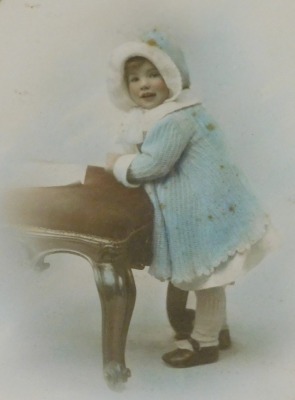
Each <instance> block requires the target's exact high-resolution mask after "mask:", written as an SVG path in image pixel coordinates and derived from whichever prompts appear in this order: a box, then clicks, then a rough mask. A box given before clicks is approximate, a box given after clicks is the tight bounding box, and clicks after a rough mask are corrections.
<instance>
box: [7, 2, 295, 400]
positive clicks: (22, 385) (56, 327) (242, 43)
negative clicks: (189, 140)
mask: <svg viewBox="0 0 295 400" xmlns="http://www.w3.org/2000/svg"><path fill="white" fill-rule="evenodd" d="M294 18H295V3H294V1H293V0H281V1H277V0H260V1H257V0H247V1H245V0H206V1H201V0H182V1H176V0H149V1H143V0H108V1H107V0H98V1H97V0H83V1H81V0H80V1H78V0H63V1H60V0H26V1H23V0H2V1H0V156H1V170H0V179H1V184H0V185H1V191H2V190H4V191H5V189H6V188H7V187H9V186H11V185H15V184H28V185H31V184H56V183H57V184H60V183H64V182H71V181H74V180H79V179H81V177H82V175H83V174H82V171H83V168H84V166H85V165H87V164H98V165H99V164H101V163H102V162H103V159H104V152H105V151H106V149H107V147H108V143H109V138H110V137H111V134H112V132H113V130H114V129H113V122H114V121H116V120H117V119H118V118H119V117H120V115H119V113H118V112H116V111H115V110H114V109H113V108H112V107H111V105H110V104H109V101H108V99H107V96H106V87H105V76H106V73H107V58H108V56H109V53H110V51H111V49H112V48H113V47H114V46H116V45H118V44H120V43H122V42H123V41H125V40H132V39H133V38H134V37H137V36H138V34H140V33H142V32H144V31H146V30H149V29H151V28H154V27H156V28H158V29H159V30H163V31H166V32H168V33H169V34H172V35H173V36H174V37H175V39H176V40H177V41H178V42H179V43H182V44H183V49H184V52H185V54H186V56H187V60H188V64H189V67H190V70H191V77H192V82H193V87H194V89H195V91H196V92H197V94H198V96H199V97H200V99H202V101H203V103H204V105H205V106H206V107H207V109H208V110H209V111H210V112H211V113H212V114H213V115H214V116H215V118H216V119H217V120H218V121H219V123H220V125H221V126H222V127H223V129H224V131H225V133H226V135H227V138H228V141H229V143H230V147H231V149H232V153H233V157H234V158H235V160H236V161H237V162H238V163H239V165H240V166H241V167H242V168H243V169H244V171H245V172H246V174H247V175H248V177H249V179H250V180H251V182H252V184H253V186H254V188H255V190H256V193H257V194H258V195H259V196H260V197H261V199H262V200H263V201H264V203H265V206H266V208H267V209H268V210H269V212H270V214H271V215H272V218H273V222H274V224H275V226H276V227H277V229H278V231H279V232H280V235H281V237H282V244H281V247H280V249H279V250H278V251H277V252H276V253H274V254H273V255H271V256H270V257H269V258H268V259H266V260H265V261H264V262H263V263H262V264H261V266H259V267H258V268H256V269H255V270H254V271H253V272H252V273H251V274H249V276H247V277H246V278H245V279H244V280H243V281H241V282H238V283H236V285H235V286H234V287H232V288H229V290H228V294H229V296H228V297H229V315H230V325H231V330H232V336H233V341H234V346H233V348H232V349H231V350H228V351H227V352H224V353H222V354H221V360H220V362H218V363H216V364H214V365H209V366H203V367H196V368H192V369H188V370H173V369H170V368H167V367H166V366H164V365H163V364H162V362H161V360H160V356H161V354H162V353H163V352H165V351H167V350H169V349H170V346H171V343H172V332H171V329H170V327H169V325H168V322H167V319H166V316H165V290H166V285H165V284H163V283H160V282H157V281H155V280H154V279H152V278H151V277H149V276H148V274H147V272H146V271H143V272H138V273H136V274H135V278H136V281H137V287H138V295H137V304H136V308H135V312H134V316H133V320H132V325H131V328H130V334H129V340H128V346H127V352H126V356H127V363H128V366H129V367H130V368H131V369H132V373H133V376H132V378H131V379H130V380H129V382H128V384H127V386H126V390H125V391H124V392H122V393H120V394H117V393H113V392H110V391H108V389H107V388H106V385H105V383H104V381H103V378H102V368H101V359H102V354H101V347H100V316H101V313H100V308H99V307H100V305H99V300H98V296H97V294H96V288H95V284H94V280H93V278H92V271H91V268H90V266H89V265H88V264H87V263H86V261H83V260H82V259H79V258H77V257H74V256H65V255H64V256H61V255H56V256H52V257H51V261H52V267H51V268H50V269H49V270H46V271H45V272H43V273H38V272H36V271H34V270H33V269H32V268H30V267H29V266H24V265H23V263H22V261H21V254H19V252H17V251H16V250H15V248H14V247H13V246H12V244H11V241H10V240H9V238H7V235H6V234H5V233H1V246H0V250H1V259H0V274H1V279H0V354H1V356H0V394H1V399H2V398H3V399H5V400H18V399H22V400H25V399H30V400H32V399H41V400H59V399H63V400H65V399H70V400H76V399H79V400H80V399H85V400H92V399H98V398H118V397H120V398H122V399H127V398H128V399H130V400H131V399H138V398H150V397H151V396H154V397H157V398H162V399H184V398H189V396H193V397H194V398H198V399H202V400H216V399H218V400H223V399H226V400H237V399H238V400H248V399H253V400H254V399H255V400H256V399H259V400H278V399H282V400H294V399H295V384H294V372H295V362H294V358H295V346H294V335H295V319H294V300H295V291H294V283H295V278H294V272H293V264H294V253H293V252H294V250H293V248H294V245H293V240H294V223H295V218H294V207H295V187H294V170H295V136H294V126H295V113H294V108H295V90H294V88H295V74H294V70H295V44H294V35H295V25H294ZM29 160H34V161H35V162H36V161H38V162H39V161H42V162H44V161H45V162H46V164H43V166H42V167H38V168H36V167H32V166H30V165H26V166H24V163H26V162H27V161H29ZM48 162H50V163H51V164H48ZM52 163H53V164H52Z"/></svg>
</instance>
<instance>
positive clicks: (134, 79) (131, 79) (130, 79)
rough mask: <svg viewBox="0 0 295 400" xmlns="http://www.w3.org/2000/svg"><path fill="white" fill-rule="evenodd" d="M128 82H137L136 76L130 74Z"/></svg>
mask: <svg viewBox="0 0 295 400" xmlns="http://www.w3.org/2000/svg"><path fill="white" fill-rule="evenodd" d="M128 80H129V82H137V81H138V77H137V76H131V77H129V79H128Z"/></svg>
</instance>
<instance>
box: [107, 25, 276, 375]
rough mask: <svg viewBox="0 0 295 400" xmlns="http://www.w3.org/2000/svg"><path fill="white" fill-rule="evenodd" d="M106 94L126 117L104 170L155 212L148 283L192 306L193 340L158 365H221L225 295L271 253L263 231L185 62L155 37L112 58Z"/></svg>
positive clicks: (260, 214)
mask: <svg viewBox="0 0 295 400" xmlns="http://www.w3.org/2000/svg"><path fill="white" fill-rule="evenodd" d="M109 71H110V75H109V79H108V88H109V93H110V96H111V99H112V101H113V103H114V104H115V105H116V106H117V107H118V108H120V109H121V110H124V111H126V113H127V119H126V123H125V124H123V126H122V131H121V132H120V134H119V136H118V137H119V140H118V144H119V145H121V146H122V149H123V150H119V151H118V153H113V154H109V155H108V157H107V166H106V168H107V169H110V170H112V171H113V173H114V175H115V177H116V178H117V179H118V181H120V182H122V183H123V184H124V185H126V186H129V187H137V186H139V185H143V186H144V188H145V190H146V192H147V194H148V196H149V197H150V200H151V202H152V204H153V206H154V214H155V215H154V235H153V262H152V265H151V266H150V273H151V274H152V275H153V276H155V277H156V278H158V279H160V280H162V281H164V280H169V281H170V282H171V283H172V284H173V285H175V286H176V287H178V288H180V289H183V290H193V291H195V293H196V297H197V309H196V318H195V321H194V329H193V332H192V334H191V337H188V338H185V339H183V340H179V341H177V342H176V344H177V348H176V349H175V350H173V351H171V352H169V353H166V354H164V355H163V357H162V358H163V360H164V361H165V362H166V363H167V364H169V365H170V366H173V367H190V366H194V365H200V364H207V363H211V362H215V361H217V359H218V350H219V334H220V331H222V330H225V329H227V325H226V297H225V289H224V288H225V286H226V285H228V284H230V283H232V282H234V281H235V280H236V279H237V278H238V277H239V276H240V275H242V274H244V273H245V272H246V271H247V270H249V269H250V268H251V267H253V266H254V265H256V264H257V263H258V262H259V261H261V259H262V258H263V257H264V255H265V254H266V252H267V251H268V249H269V245H270V241H271V239H270V223H269V219H268V216H267V215H266V214H265V212H264V211H263V209H262V208H261V206H260V204H259V202H258V201H257V199H256V197H255V196H254V195H253V194H252V192H251V190H250V189H249V188H248V184H247V182H246V180H245V178H244V176H243V174H242V173H241V171H240V170H239V169H238V168H237V167H236V166H235V165H233V164H232V163H231V161H230V159H229V156H228V154H227V150H226V147H225V144H224V141H223V136H222V133H221V131H220V129H219V128H218V126H217V124H216V123H215V121H213V119H212V118H211V117H210V116H209V115H208V114H207V112H206V111H205V109H204V108H203V106H202V105H201V103H200V102H199V101H198V100H197V99H196V98H195V96H194V95H193V94H192V92H191V90H190V78H189V73H188V69H187V66H186V63H185V60H184V57H183V53H182V52H181V50H180V49H179V48H177V47H176V46H175V45H174V44H173V43H172V42H171V41H169V40H168V39H167V37H165V36H164V35H162V34H160V33H159V32H157V31H152V32H150V33H149V34H147V35H146V36H145V37H144V38H143V39H142V41H135V42H128V43H126V44H124V45H122V46H120V47H118V48H117V49H115V51H114V52H113V54H112V57H111V60H110V65H109Z"/></svg>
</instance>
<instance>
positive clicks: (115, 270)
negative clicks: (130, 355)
mask: <svg viewBox="0 0 295 400" xmlns="http://www.w3.org/2000/svg"><path fill="white" fill-rule="evenodd" d="M93 270H94V277H95V282H96V285H97V289H98V293H99V296H100V300H101V308H102V346H103V366H104V375H105V379H106V381H107V383H108V384H109V386H111V387H116V386H117V385H119V384H120V383H122V382H126V381H127V379H128V378H129V377H130V375H131V373H130V370H129V369H128V368H126V365H125V347H126V339H127V333H128V329H129V325H130V320H131V316H132V313H133V309H134V304H135V299H136V288H135V283H134V279H133V274H132V271H131V269H130V268H128V267H125V266H124V265H120V266H118V265H116V264H108V263H105V264H95V265H94V266H93Z"/></svg>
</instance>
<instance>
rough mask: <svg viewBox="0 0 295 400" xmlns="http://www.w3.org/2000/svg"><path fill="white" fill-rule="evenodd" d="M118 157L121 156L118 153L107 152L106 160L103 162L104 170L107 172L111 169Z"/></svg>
mask: <svg viewBox="0 0 295 400" xmlns="http://www.w3.org/2000/svg"><path fill="white" fill-rule="evenodd" d="M119 157H121V154H118V153H108V154H107V155H106V162H105V169H106V171H109V172H111V171H113V169H114V165H115V163H116V161H117V160H118V158H119Z"/></svg>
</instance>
